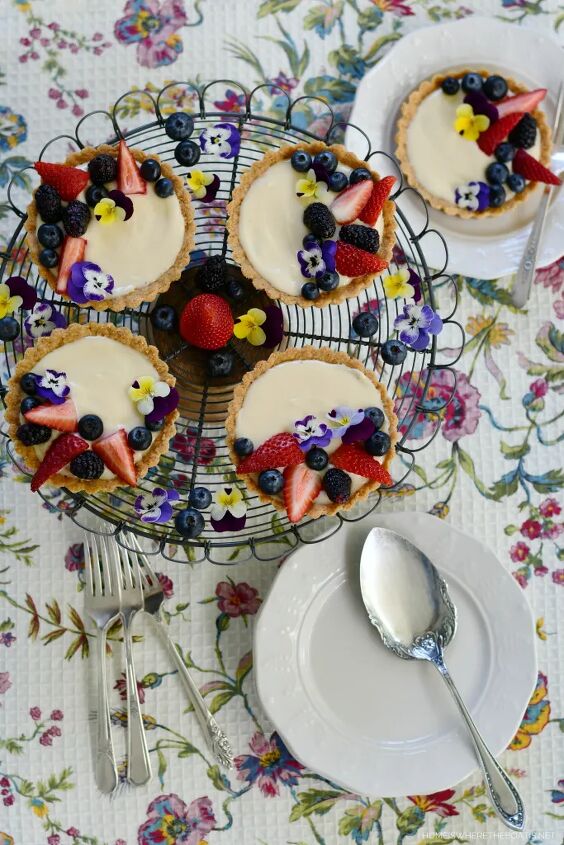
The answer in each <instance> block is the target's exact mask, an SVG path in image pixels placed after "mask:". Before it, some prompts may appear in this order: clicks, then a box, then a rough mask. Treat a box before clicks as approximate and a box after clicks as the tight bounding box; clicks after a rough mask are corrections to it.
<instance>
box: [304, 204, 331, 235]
mask: <svg viewBox="0 0 564 845" xmlns="http://www.w3.org/2000/svg"><path fill="white" fill-rule="evenodd" d="M303 221H304V226H306V227H307V228H308V229H309V231H310V232H311V233H312V234H313V235H315V237H316V238H319V239H320V240H323V239H324V238H332V237H333V235H334V234H335V230H336V228H337V227H336V225H335V217H334V216H333V213H332V211H331V209H330V208H328V207H327V206H326V205H325V204H324V203H322V202H312V203H311V205H308V206H307V208H306V210H305V211H304V216H303Z"/></svg>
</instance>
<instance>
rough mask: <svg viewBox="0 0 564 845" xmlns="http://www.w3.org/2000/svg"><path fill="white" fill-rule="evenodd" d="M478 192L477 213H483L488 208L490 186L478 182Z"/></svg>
mask: <svg viewBox="0 0 564 845" xmlns="http://www.w3.org/2000/svg"><path fill="white" fill-rule="evenodd" d="M478 185H479V186H480V190H479V191H478V211H483V210H484V208H488V206H489V204H490V186H489V185H488V184H486V182H478Z"/></svg>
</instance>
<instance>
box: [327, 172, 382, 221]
mask: <svg viewBox="0 0 564 845" xmlns="http://www.w3.org/2000/svg"><path fill="white" fill-rule="evenodd" d="M371 193H372V179H363V180H362V181H361V182H356V184H354V185H350V186H349V187H348V188H345V190H344V191H341V193H340V194H338V195H337V197H336V199H334V200H333V202H332V203H331V211H332V212H333V217H334V218H335V220H336V221H337V223H340V224H341V225H342V224H343V223H352V221H353V220H356V219H357V217H358V216H359V214H360V212H361V211H362V209H363V208H364V206H365V205H366V203H367V202H368V199H369V197H370V194H371Z"/></svg>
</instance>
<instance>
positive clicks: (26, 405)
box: [20, 396, 42, 414]
mask: <svg viewBox="0 0 564 845" xmlns="http://www.w3.org/2000/svg"><path fill="white" fill-rule="evenodd" d="M41 404H42V403H41V399H38V398H37V397H36V396H26V397H25V399H22V401H21V403H20V412H21V413H22V414H27V412H28V411H31V409H32V408H37V406H38V405H41Z"/></svg>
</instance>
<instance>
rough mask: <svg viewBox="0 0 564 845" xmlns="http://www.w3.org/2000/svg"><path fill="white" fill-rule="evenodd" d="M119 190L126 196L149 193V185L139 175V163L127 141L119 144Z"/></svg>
mask: <svg viewBox="0 0 564 845" xmlns="http://www.w3.org/2000/svg"><path fill="white" fill-rule="evenodd" d="M118 188H119V190H120V191H122V192H123V193H124V194H145V193H147V183H146V182H145V180H144V179H143V177H142V176H141V174H140V173H139V168H138V167H137V162H136V161H135V159H134V157H133V153H132V152H131V150H130V149H129V147H128V146H127V144H126V143H125V141H120V142H119V153H118Z"/></svg>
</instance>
